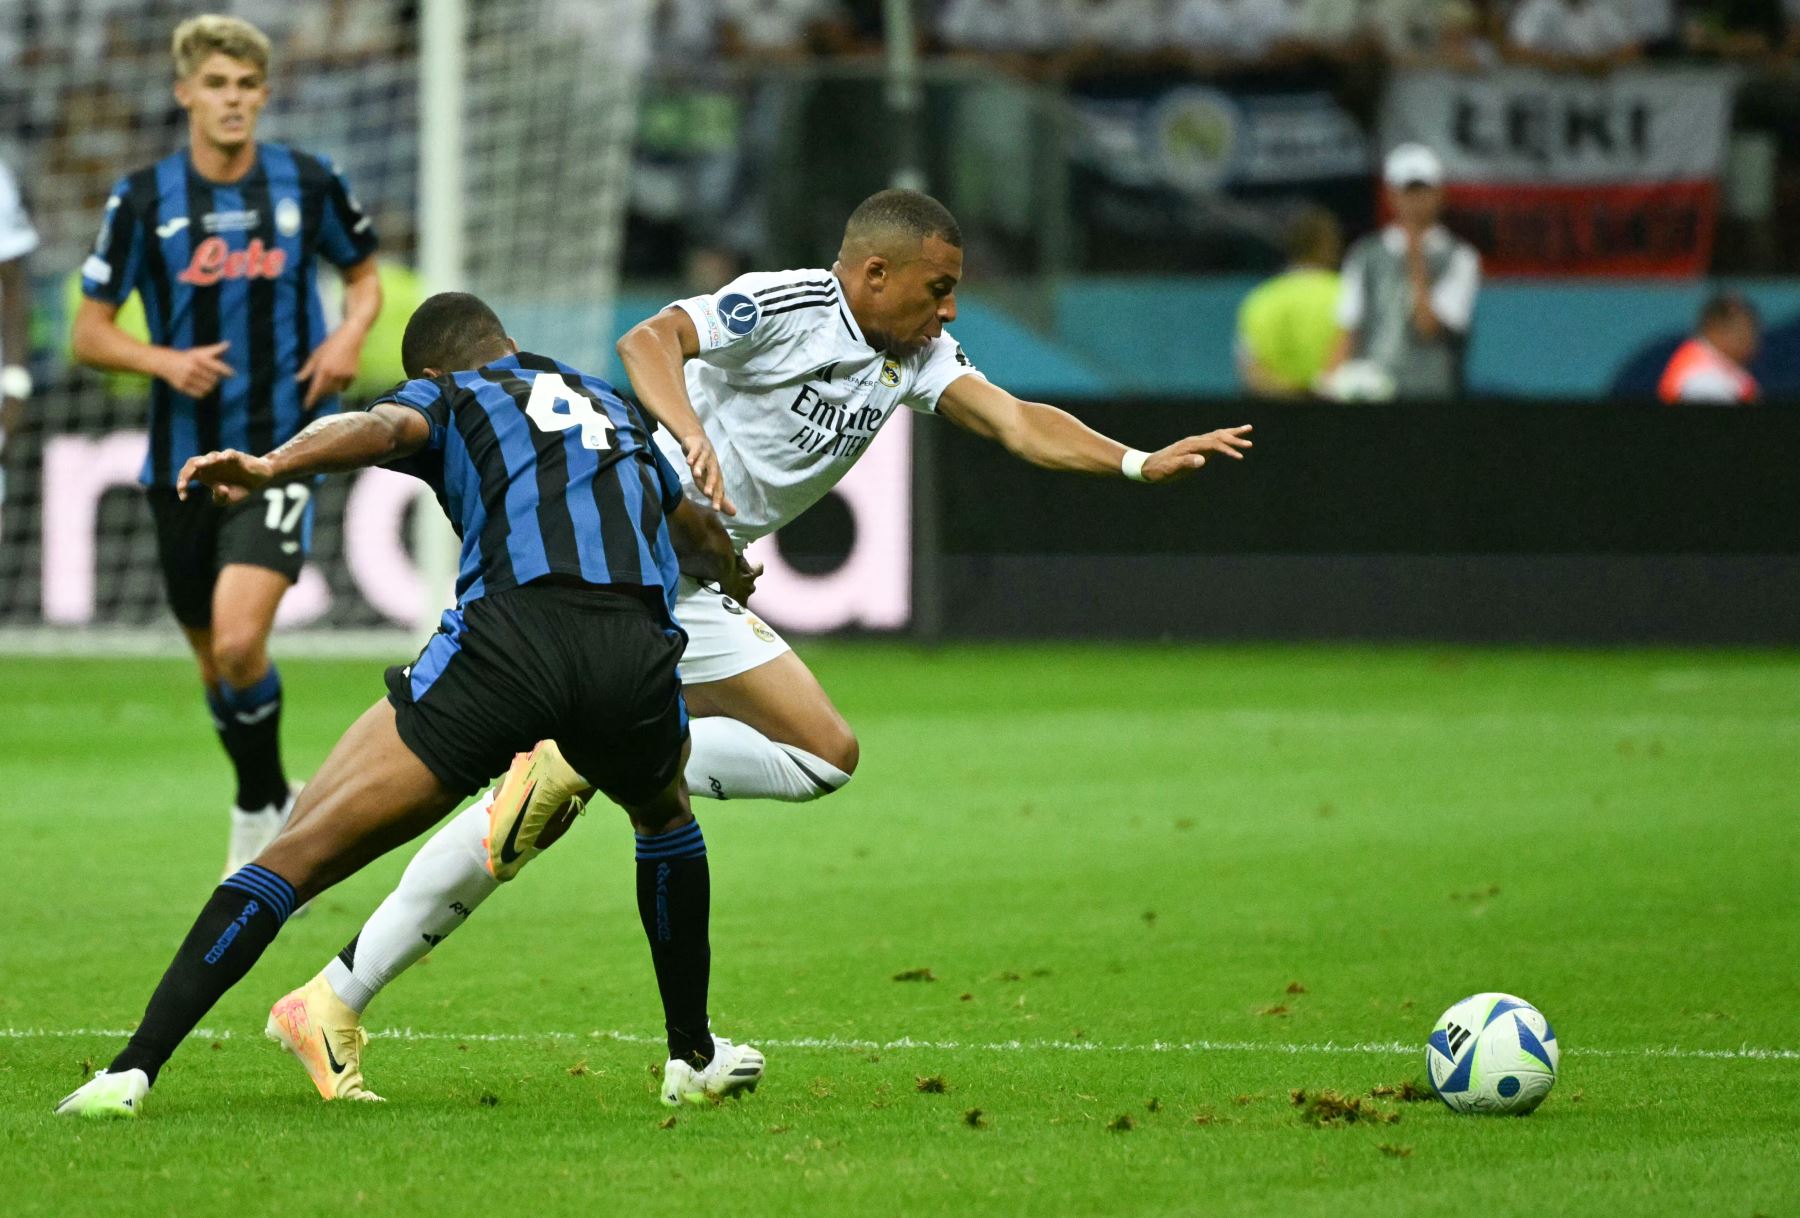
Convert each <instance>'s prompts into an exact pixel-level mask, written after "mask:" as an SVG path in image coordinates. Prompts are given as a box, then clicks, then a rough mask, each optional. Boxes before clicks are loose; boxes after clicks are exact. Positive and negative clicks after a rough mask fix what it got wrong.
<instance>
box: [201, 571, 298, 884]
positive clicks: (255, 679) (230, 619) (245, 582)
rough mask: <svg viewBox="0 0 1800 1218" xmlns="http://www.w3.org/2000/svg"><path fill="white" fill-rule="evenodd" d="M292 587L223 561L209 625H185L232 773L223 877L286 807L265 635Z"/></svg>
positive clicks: (277, 696) (272, 575)
mask: <svg viewBox="0 0 1800 1218" xmlns="http://www.w3.org/2000/svg"><path fill="white" fill-rule="evenodd" d="M291 586H292V585H291V584H290V583H289V582H288V579H287V577H286V576H285V575H282V574H281V573H280V572H277V571H272V570H270V569H269V568H267V567H257V566H252V565H249V564H247V563H230V564H227V565H226V567H225V568H224V569H223V570H222V571H220V572H219V579H218V582H217V583H216V584H215V585H214V586H213V596H212V626H211V627H210V628H209V629H205V630H197V629H193V628H188V629H187V630H186V634H187V636H188V643H189V645H190V646H191V647H193V648H194V654H195V659H196V660H197V661H198V662H199V665H200V677H201V680H202V681H204V682H205V683H206V687H207V702H208V704H209V705H210V706H211V708H212V712H213V721H214V724H215V725H216V726H217V727H218V730H219V739H220V741H221V742H222V743H223V744H224V746H225V751H226V753H227V754H228V755H229V756H230V757H231V764H232V767H233V769H234V770H235V771H236V774H237V797H236V799H235V801H234V803H233V806H232V809H231V844H230V848H229V849H228V851H227V853H226V863H225V874H226V875H230V874H231V873H232V872H234V871H236V870H237V869H238V868H239V867H242V866H243V865H244V864H245V863H247V862H249V861H250V860H251V859H253V858H255V857H256V855H257V854H258V853H259V852H260V851H261V850H262V848H263V847H264V846H267V845H268V844H269V842H270V841H272V840H273V839H274V837H275V834H276V833H277V832H278V831H279V830H280V828H281V824H282V819H283V817H284V816H285V815H286V814H287V812H288V810H289V808H290V803H291V800H290V791H289V788H288V781H287V774H286V772H285V771H284V770H283V768H282V764H281V674H280V672H279V671H277V669H276V668H275V666H274V665H273V664H272V663H271V662H270V661H269V633H270V631H271V630H273V629H274V625H275V611H276V610H277V609H278V608H279V607H280V605H281V598H282V597H283V596H284V595H285V594H286V593H287V590H288V589H289V588H290V587H291Z"/></svg>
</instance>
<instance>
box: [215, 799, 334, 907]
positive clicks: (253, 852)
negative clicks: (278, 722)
mask: <svg viewBox="0 0 1800 1218" xmlns="http://www.w3.org/2000/svg"><path fill="white" fill-rule="evenodd" d="M305 787H306V784H305V783H303V782H296V783H293V784H291V785H290V786H289V787H288V797H287V799H286V801H285V802H283V803H282V805H281V806H280V807H279V808H277V807H275V806H274V805H272V804H271V805H270V806H269V807H267V808H263V809H261V810H259V811H255V812H246V811H244V810H243V809H242V808H238V807H233V808H232V809H231V845H230V847H229V848H228V849H227V850H226V852H225V874H224V875H222V876H220V877H219V878H220V879H222V880H224V879H230V878H231V875H232V873H233V872H235V871H237V870H238V869H239V868H242V867H244V866H247V865H248V864H250V863H254V862H255V861H256V857H257V855H259V854H261V853H262V852H263V851H264V850H267V849H268V848H269V843H270V842H272V841H274V840H275V839H276V837H278V836H279V835H280V833H281V831H282V830H283V829H285V828H286V827H287V823H288V818H289V817H290V816H292V815H293V814H294V804H295V802H296V801H297V800H298V799H299V798H300V792H301V791H302V790H303V789H305ZM311 909H312V903H311V902H307V903H306V904H304V905H302V906H300V907H299V908H298V909H296V910H295V911H294V912H293V913H292V914H290V915H289V917H290V918H304V917H305V916H306V915H307V912H308V911H309V910H311Z"/></svg>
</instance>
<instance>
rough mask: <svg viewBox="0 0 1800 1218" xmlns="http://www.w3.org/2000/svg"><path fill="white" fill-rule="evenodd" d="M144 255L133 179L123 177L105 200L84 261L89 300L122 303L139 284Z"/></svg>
mask: <svg viewBox="0 0 1800 1218" xmlns="http://www.w3.org/2000/svg"><path fill="white" fill-rule="evenodd" d="M142 259H143V233H142V232H141V231H140V226H139V223H138V214H137V209H136V208H135V207H133V206H132V202H131V183H130V180H129V179H123V180H121V181H120V182H119V184H118V185H117V186H114V187H113V192H112V194H111V196H110V197H108V198H107V200H106V213H105V215H103V216H102V217H101V219H100V232H99V234H98V235H97V236H96V237H95V238H94V249H93V252H92V253H90V254H89V255H88V256H87V261H86V262H83V263H82V264H81V292H82V295H84V296H86V297H88V298H89V299H90V300H97V301H100V302H101V303H102V304H109V305H113V306H115V307H116V306H118V305H122V304H124V303H125V300H126V298H127V297H129V296H130V295H131V291H132V289H133V288H135V287H136V286H137V278H138V266H139V264H140V262H141V261H142Z"/></svg>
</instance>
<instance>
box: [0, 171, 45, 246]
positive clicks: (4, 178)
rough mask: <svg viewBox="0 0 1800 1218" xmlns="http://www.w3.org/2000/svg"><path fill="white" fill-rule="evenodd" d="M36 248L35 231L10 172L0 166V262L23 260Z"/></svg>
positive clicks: (17, 185)
mask: <svg viewBox="0 0 1800 1218" xmlns="http://www.w3.org/2000/svg"><path fill="white" fill-rule="evenodd" d="M37 246H38V235H37V229H35V228H33V227H32V226H31V217H30V216H29V215H28V214H26V211H25V200H24V199H23V198H22V197H21V196H20V194H19V184H18V183H17V182H16V181H14V180H13V176H12V173H11V171H10V170H8V169H7V168H6V166H4V165H0V262H11V261H13V260H14V259H17V258H23V257H24V256H25V255H26V254H29V253H30V252H31V251H32V250H34V249H36V248H37Z"/></svg>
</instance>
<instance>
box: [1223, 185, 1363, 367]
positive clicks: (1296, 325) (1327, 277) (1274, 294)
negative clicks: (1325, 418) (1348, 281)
mask: <svg viewBox="0 0 1800 1218" xmlns="http://www.w3.org/2000/svg"><path fill="white" fill-rule="evenodd" d="M1287 246H1288V257H1289V258H1290V259H1291V262H1290V264H1289V266H1288V269H1287V270H1285V271H1283V272H1282V273H1281V274H1279V275H1277V276H1275V278H1273V279H1271V280H1269V281H1268V282H1266V283H1263V284H1261V285H1259V286H1258V287H1257V288H1256V289H1255V290H1253V291H1252V292H1251V293H1250V295H1248V296H1246V297H1245V298H1244V303H1243V304H1242V305H1241V306H1240V307H1239V309H1238V326H1237V364H1238V375H1239V376H1240V377H1241V378H1242V379H1243V382H1244V385H1245V387H1246V388H1247V389H1249V390H1250V392H1251V393H1253V394H1255V395H1256V396H1257V397H1264V398H1297V397H1301V396H1303V395H1305V394H1306V393H1307V392H1308V391H1309V390H1310V389H1311V387H1312V383H1313V381H1314V380H1315V379H1317V377H1318V376H1319V374H1320V373H1321V372H1323V371H1324V370H1325V364H1326V361H1327V360H1328V359H1329V358H1330V356H1331V351H1332V346H1333V344H1334V343H1335V342H1336V340H1337V299H1338V274H1337V264H1338V259H1339V257H1340V256H1341V255H1342V254H1343V252H1344V239H1343V234H1342V233H1341V232H1340V231H1339V229H1338V222H1337V218H1336V217H1335V216H1333V215H1332V214H1331V213H1330V212H1328V211H1326V210H1325V209H1324V208H1322V207H1308V208H1307V209H1305V210H1304V211H1302V212H1301V213H1300V214H1299V215H1298V216H1297V217H1296V218H1295V219H1294V222H1293V223H1292V224H1291V225H1290V226H1289V228H1288V234H1287Z"/></svg>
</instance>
